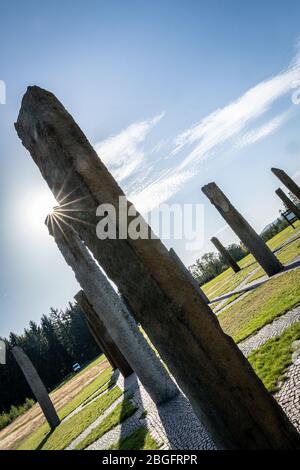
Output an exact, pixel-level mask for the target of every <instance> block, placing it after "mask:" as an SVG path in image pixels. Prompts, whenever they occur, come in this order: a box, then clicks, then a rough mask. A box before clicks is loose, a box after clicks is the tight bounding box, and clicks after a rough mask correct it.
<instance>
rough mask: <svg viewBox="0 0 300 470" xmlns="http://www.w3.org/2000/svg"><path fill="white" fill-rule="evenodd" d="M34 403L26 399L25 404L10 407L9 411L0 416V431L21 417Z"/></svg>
mask: <svg viewBox="0 0 300 470" xmlns="http://www.w3.org/2000/svg"><path fill="white" fill-rule="evenodd" d="M34 404H35V401H34V400H32V399H31V398H26V400H25V403H24V404H23V405H19V406H14V405H13V406H11V408H10V410H9V411H8V412H7V413H1V414H0V429H3V428H5V427H6V426H8V425H9V424H10V423H12V422H13V421H14V420H15V419H17V418H18V417H19V416H21V415H23V414H24V413H26V411H28V410H29V409H30V408H31V407H32V406H33V405H34Z"/></svg>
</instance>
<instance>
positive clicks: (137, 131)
mask: <svg viewBox="0 0 300 470" xmlns="http://www.w3.org/2000/svg"><path fill="white" fill-rule="evenodd" d="M163 116H164V113H161V114H159V115H158V116H155V117H154V118H152V119H148V120H145V121H140V122H135V123H133V124H131V125H130V126H129V127H127V128H126V129H123V130H122V131H121V132H120V133H119V134H117V135H115V136H112V137H109V138H108V139H105V140H103V141H101V142H98V143H96V144H95V146H94V147H95V150H96V152H97V153H98V155H99V157H100V158H101V159H102V160H103V161H104V163H105V164H106V165H107V166H108V168H109V170H110V171H111V172H112V174H113V175H114V177H115V178H116V179H117V180H118V182H120V183H121V182H123V181H124V180H126V179H127V178H129V177H130V176H132V175H133V173H134V172H135V171H136V170H137V169H138V168H140V167H141V165H142V164H143V161H144V158H145V154H144V149H143V146H142V143H143V142H144V140H145V138H146V136H147V135H148V134H149V132H150V131H151V130H152V129H153V127H154V126H156V125H157V124H158V123H159V121H160V120H161V119H162V117H163Z"/></svg>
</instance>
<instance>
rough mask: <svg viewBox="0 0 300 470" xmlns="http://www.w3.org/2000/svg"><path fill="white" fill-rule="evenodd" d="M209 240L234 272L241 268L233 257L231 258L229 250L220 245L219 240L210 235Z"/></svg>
mask: <svg viewBox="0 0 300 470" xmlns="http://www.w3.org/2000/svg"><path fill="white" fill-rule="evenodd" d="M210 241H211V242H212V244H213V245H214V246H215V247H216V248H217V250H218V251H219V252H220V253H221V256H222V257H223V258H224V259H225V261H226V263H227V264H228V265H229V266H230V267H231V268H232V269H233V271H234V272H235V273H238V272H239V271H240V270H241V268H240V267H239V265H238V264H237V262H236V261H235V259H233V257H232V256H231V254H230V253H229V251H228V250H226V248H225V246H223V245H222V243H221V242H220V240H218V238H216V237H212V238H211V239H210Z"/></svg>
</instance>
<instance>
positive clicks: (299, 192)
mask: <svg viewBox="0 0 300 470" xmlns="http://www.w3.org/2000/svg"><path fill="white" fill-rule="evenodd" d="M271 171H272V173H274V175H275V176H277V178H278V179H279V180H280V181H281V182H282V184H284V185H285V186H286V187H287V188H288V189H289V190H290V191H291V193H292V194H294V195H295V196H296V197H297V198H298V199H299V201H300V187H299V186H298V184H297V183H296V182H295V181H294V180H293V179H292V178H291V177H290V176H289V175H287V174H286V172H285V171H283V170H280V168H271Z"/></svg>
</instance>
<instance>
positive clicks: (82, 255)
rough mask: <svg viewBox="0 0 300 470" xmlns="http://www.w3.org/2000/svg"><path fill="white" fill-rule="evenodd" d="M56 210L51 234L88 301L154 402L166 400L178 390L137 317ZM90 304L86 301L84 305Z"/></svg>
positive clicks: (50, 225)
mask: <svg viewBox="0 0 300 470" xmlns="http://www.w3.org/2000/svg"><path fill="white" fill-rule="evenodd" d="M60 214H61V213H60V212H59V211H55V212H54V213H53V214H52V215H51V216H49V217H48V218H47V221H46V223H47V226H48V229H49V232H50V234H51V235H52V236H53V237H54V239H55V242H56V244H57V246H58V248H59V250H60V252H61V253H62V255H63V256H64V258H65V260H66V262H67V264H68V265H69V266H70V267H71V268H72V270H73V271H74V274H75V277H76V279H77V281H78V282H79V284H80V285H81V287H82V289H83V290H84V292H85V294H86V297H87V299H88V302H89V303H90V304H91V305H92V307H93V309H94V311H95V312H96V314H97V315H98V317H99V320H100V321H101V323H103V325H104V327H105V329H106V330H107V331H108V332H109V335H110V336H111V338H112V340H113V341H114V343H115V344H117V345H118V348H119V349H120V351H121V353H122V354H123V355H124V356H125V358H126V360H127V361H128V363H129V364H130V366H131V367H132V369H133V370H134V372H135V373H136V375H137V377H138V378H139V379H140V381H141V383H142V384H143V386H144V387H145V389H146V390H147V392H148V393H149V395H150V396H151V398H152V399H153V401H154V402H155V403H163V402H165V401H167V400H169V399H171V398H173V397H175V396H176V395H177V394H178V392H179V391H178V388H177V386H176V385H175V383H174V382H173V381H172V379H171V377H170V375H169V374H168V372H167V370H166V369H165V367H164V365H163V364H162V362H161V361H160V359H159V358H158V357H157V356H156V354H155V352H154V351H153V350H152V348H151V347H150V346H149V344H148V343H147V341H146V339H145V337H144V336H143V334H142V333H141V331H140V330H139V327H138V325H137V324H136V321H135V320H134V318H133V317H132V316H131V314H130V313H129V311H128V309H127V308H126V306H125V305H124V304H123V302H122V300H121V298H120V296H119V295H118V294H117V293H116V292H115V290H114V289H113V287H112V286H111V284H110V283H109V281H108V279H107V278H106V277H105V275H104V274H103V273H102V271H101V270H100V269H99V267H98V266H97V264H96V262H95V261H94V260H93V258H92V256H91V255H90V253H89V252H88V250H87V248H86V247H85V246H84V244H83V243H82V241H81V240H80V238H79V237H78V235H77V233H76V232H75V230H74V229H73V228H72V227H71V226H70V225H69V223H68V222H67V221H65V220H64V216H61V215H60ZM85 307H86V308H87V305H85Z"/></svg>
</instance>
